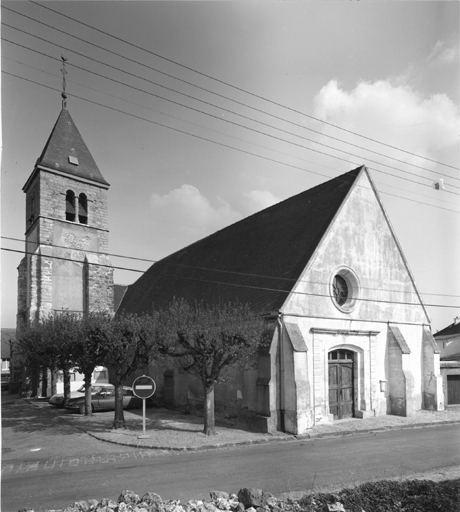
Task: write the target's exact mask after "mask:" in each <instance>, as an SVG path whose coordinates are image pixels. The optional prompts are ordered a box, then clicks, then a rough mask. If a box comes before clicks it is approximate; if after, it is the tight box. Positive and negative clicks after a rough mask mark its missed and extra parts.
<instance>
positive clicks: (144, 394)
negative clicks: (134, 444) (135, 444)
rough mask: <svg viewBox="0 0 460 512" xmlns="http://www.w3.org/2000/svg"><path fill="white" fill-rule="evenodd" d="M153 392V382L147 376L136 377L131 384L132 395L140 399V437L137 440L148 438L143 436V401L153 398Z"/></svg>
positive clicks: (154, 388) (154, 385)
mask: <svg viewBox="0 0 460 512" xmlns="http://www.w3.org/2000/svg"><path fill="white" fill-rule="evenodd" d="M155 390H156V384H155V381H154V380H153V379H152V378H150V377H147V375H142V377H138V378H137V379H136V380H135V381H134V382H133V393H134V395H135V396H137V397H138V398H141V399H142V436H139V437H138V439H147V438H148V437H149V436H147V435H145V401H146V400H147V399H148V398H150V397H151V396H153V394H154V393H155Z"/></svg>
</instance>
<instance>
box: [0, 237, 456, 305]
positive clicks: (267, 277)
mask: <svg viewBox="0 0 460 512" xmlns="http://www.w3.org/2000/svg"><path fill="white" fill-rule="evenodd" d="M1 238H2V239H3V240H9V241H12V242H21V243H25V242H26V240H24V239H21V238H14V237H8V236H2V237H1ZM43 246H45V247H52V248H54V249H67V250H69V249H70V248H69V247H67V246H65V245H57V244H46V245H43ZM32 254H35V253H32ZM85 254H95V255H104V256H110V257H113V258H122V259H128V260H133V261H141V262H143V263H150V264H152V263H158V261H161V260H151V259H147V258H138V257H136V256H126V255H122V254H113V253H108V252H100V251H87V250H85ZM70 261H74V260H70ZM168 265H171V266H173V267H180V268H189V269H192V270H204V271H206V272H211V273H212V272H219V273H221V274H230V275H235V276H244V277H255V278H260V279H277V280H279V281H287V282H291V283H297V282H299V283H304V284H308V285H321V286H328V285H329V283H326V282H322V281H306V280H304V279H293V278H288V277H279V276H273V275H264V274H254V273H248V272H238V271H234V270H223V269H219V268H210V267H199V266H196V265H184V264H182V263H181V264H178V263H177V264H176V263H168ZM113 268H117V267H113ZM125 270H126V269H125ZM131 270H132V271H135V269H131ZM361 288H362V289H363V290H370V291H378V292H390V293H393V292H397V293H406V294H410V295H412V294H413V293H415V292H409V293H408V292H405V291H404V290H396V289H395V288H393V289H391V290H390V289H386V288H375V287H372V288H371V287H366V286H362V287H361ZM420 294H422V295H436V296H438V297H456V298H460V295H447V294H442V293H423V292H420Z"/></svg>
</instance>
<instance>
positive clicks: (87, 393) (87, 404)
mask: <svg viewBox="0 0 460 512" xmlns="http://www.w3.org/2000/svg"><path fill="white" fill-rule="evenodd" d="M91 375H92V372H91V373H88V372H86V373H85V416H91V415H92V414H93V408H92V406H91Z"/></svg>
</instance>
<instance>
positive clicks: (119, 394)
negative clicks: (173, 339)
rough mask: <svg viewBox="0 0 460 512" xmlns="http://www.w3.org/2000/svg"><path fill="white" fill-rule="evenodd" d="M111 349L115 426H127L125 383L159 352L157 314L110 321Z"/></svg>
mask: <svg viewBox="0 0 460 512" xmlns="http://www.w3.org/2000/svg"><path fill="white" fill-rule="evenodd" d="M110 326H111V328H110V350H109V351H108V352H107V354H106V357H105V364H106V366H108V367H110V370H111V373H112V375H113V378H114V380H115V382H114V385H115V415H114V420H113V428H114V429H118V428H125V427H126V422H125V417H124V414H123V384H124V382H125V380H126V378H127V377H129V376H130V375H132V374H133V373H134V372H135V371H136V370H138V369H140V368H144V367H145V366H147V365H148V363H149V362H150V360H151V358H152V355H153V354H158V350H157V349H158V345H157V343H156V341H157V334H156V333H157V315H154V316H151V315H142V316H137V315H129V314H124V313H122V314H120V315H117V316H115V318H114V319H113V320H112V322H111V324H110Z"/></svg>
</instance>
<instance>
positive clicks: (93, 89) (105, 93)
mask: <svg viewBox="0 0 460 512" xmlns="http://www.w3.org/2000/svg"><path fill="white" fill-rule="evenodd" d="M48 57H49V58H52V59H53V60H54V59H55V57H51V56H48ZM4 59H5V60H8V61H12V62H16V63H17V64H21V65H22V66H25V67H28V68H31V69H35V70H37V71H40V72H41V73H45V74H47V75H50V76H52V77H54V78H57V77H58V75H55V74H53V73H50V72H49V71H44V70H43V69H41V68H38V67H35V66H31V65H30V64H25V63H24V62H20V61H18V60H15V59H11V58H9V57H4ZM68 83H72V84H75V85H79V86H81V87H84V88H85V89H89V90H91V91H96V92H98V93H100V94H103V95H104V96H110V97H111V98H115V99H116V100H117V101H120V100H121V101H123V102H125V103H129V104H131V105H135V106H136V107H141V108H143V109H144V110H150V111H151V112H155V113H157V114H161V115H162V116H165V117H169V118H171V119H175V120H176V121H180V122H183V123H187V124H189V125H191V126H196V127H198V128H202V129H203V130H207V131H210V132H213V133H217V134H219V135H223V136H224V137H227V138H230V139H234V140H237V141H240V142H244V143H245V144H249V145H251V146H255V147H258V148H262V149H265V150H267V151H270V152H272V153H277V154H279V155H283V156H287V157H290V158H296V159H297V160H300V161H302V162H307V163H309V164H313V165H317V166H319V167H323V168H325V169H329V170H331V171H333V172H340V170H339V169H337V168H333V167H329V166H327V165H324V164H321V163H319V162H312V161H311V160H307V159H305V158H301V157H299V156H294V155H292V154H289V153H285V152H283V151H279V150H276V149H274V148H273V147H268V146H263V145H262V144H256V143H255V142H249V141H248V140H247V139H243V138H241V137H235V136H234V135H229V134H226V133H223V132H221V131H218V130H213V129H212V128H209V127H207V126H204V125H202V124H198V123H193V122H191V121H188V120H186V119H183V118H181V117H177V116H173V115H171V114H167V113H166V112H163V111H161V110H158V109H153V108H151V107H147V106H145V105H141V104H139V103H135V102H133V101H130V100H127V99H125V98H120V97H119V96H117V95H115V94H110V93H108V92H107V91H102V90H100V89H96V88H94V87H90V86H88V85H85V84H82V83H80V82H76V81H75V80H68ZM43 86H44V85H43ZM44 87H45V86H44ZM305 171H306V172H308V170H305ZM322 176H324V177H325V178H328V179H332V178H333V176H328V175H326V174H324V175H322ZM374 183H376V184H377V185H382V186H385V187H390V188H392V189H395V190H399V191H401V192H408V191H407V190H405V189H402V188H399V187H395V186H394V185H389V184H387V183H382V182H380V181H374ZM380 193H382V194H386V195H390V196H392V197H397V198H399V199H404V200H406V199H407V200H411V199H409V198H406V197H403V196H398V195H396V194H390V193H389V192H384V191H381V192H380ZM410 193H412V194H414V195H416V196H419V197H425V198H427V199H431V200H432V199H433V197H430V196H427V195H425V194H420V193H419V192H412V191H410ZM414 201H415V200H414ZM419 204H422V205H427V203H422V202H420V203H419ZM443 204H445V205H446V204H450V205H452V206H458V204H457V203H451V202H449V201H445V200H444V199H443ZM428 206H432V207H433V208H438V209H443V210H444V209H445V208H443V207H440V206H437V205H429V204H428ZM446 210H447V211H455V210H448V209H446ZM458 213H460V212H458Z"/></svg>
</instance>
